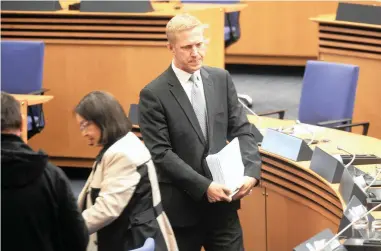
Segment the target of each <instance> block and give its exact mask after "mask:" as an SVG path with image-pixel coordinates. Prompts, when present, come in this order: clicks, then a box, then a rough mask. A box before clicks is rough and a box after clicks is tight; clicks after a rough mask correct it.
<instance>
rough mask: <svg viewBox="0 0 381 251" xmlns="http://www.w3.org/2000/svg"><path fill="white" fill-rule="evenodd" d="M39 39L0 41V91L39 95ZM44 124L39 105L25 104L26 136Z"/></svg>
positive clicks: (41, 60) (41, 48) (41, 61)
mask: <svg viewBox="0 0 381 251" xmlns="http://www.w3.org/2000/svg"><path fill="white" fill-rule="evenodd" d="M44 48H45V45H44V43H43V42H31V41H4V40H2V41H1V90H2V91H5V92H7V93H11V94H35V95H41V94H44V92H45V91H46V90H45V89H42V76H43V64H44ZM44 126H45V120H44V114H43V111H42V105H35V106H30V107H28V139H29V138H31V137H32V136H34V135H35V134H37V133H39V132H40V131H41V130H42V129H43V128H44Z"/></svg>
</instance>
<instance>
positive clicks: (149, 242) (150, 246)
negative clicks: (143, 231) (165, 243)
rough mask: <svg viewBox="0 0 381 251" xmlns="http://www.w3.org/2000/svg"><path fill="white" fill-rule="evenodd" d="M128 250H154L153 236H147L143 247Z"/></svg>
mask: <svg viewBox="0 0 381 251" xmlns="http://www.w3.org/2000/svg"><path fill="white" fill-rule="evenodd" d="M130 251H155V240H154V239H153V238H147V240H146V241H145V242H144V245H143V247H141V248H138V249H134V250H130Z"/></svg>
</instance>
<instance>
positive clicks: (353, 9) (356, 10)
mask: <svg viewBox="0 0 381 251" xmlns="http://www.w3.org/2000/svg"><path fill="white" fill-rule="evenodd" d="M336 20H337V21H346V22H354V23H366V24H375V25H381V6H379V5H364V4H353V3H339V6H338V7H337V12H336Z"/></svg>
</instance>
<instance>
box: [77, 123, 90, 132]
mask: <svg viewBox="0 0 381 251" xmlns="http://www.w3.org/2000/svg"><path fill="white" fill-rule="evenodd" d="M89 125H91V122H89V121H82V122H81V123H80V124H79V130H80V131H81V132H82V131H84V130H86V129H87V127H88V126H89Z"/></svg>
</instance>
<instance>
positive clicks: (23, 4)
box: [1, 0, 62, 11]
mask: <svg viewBox="0 0 381 251" xmlns="http://www.w3.org/2000/svg"><path fill="white" fill-rule="evenodd" d="M61 9H62V7H61V4H60V2H59V0H53V1H1V10H15V11H16V10H18V11H57V10H61Z"/></svg>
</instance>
